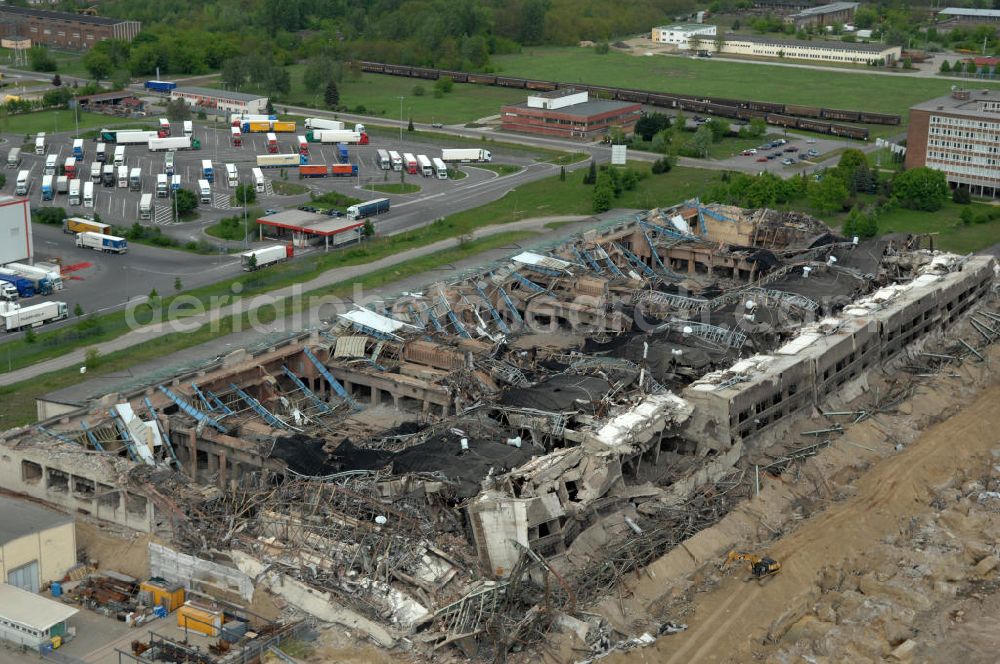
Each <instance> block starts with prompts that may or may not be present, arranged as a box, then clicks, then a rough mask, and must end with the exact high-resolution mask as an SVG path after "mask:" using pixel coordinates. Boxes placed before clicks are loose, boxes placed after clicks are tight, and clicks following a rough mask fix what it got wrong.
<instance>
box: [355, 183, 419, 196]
mask: <svg viewBox="0 0 1000 664" xmlns="http://www.w3.org/2000/svg"><path fill="white" fill-rule="evenodd" d="M365 189H367V190H368V191H377V192H379V193H382V194H415V193H417V192H418V191H420V185H416V184H410V183H408V182H390V183H388V184H369V185H366V186H365Z"/></svg>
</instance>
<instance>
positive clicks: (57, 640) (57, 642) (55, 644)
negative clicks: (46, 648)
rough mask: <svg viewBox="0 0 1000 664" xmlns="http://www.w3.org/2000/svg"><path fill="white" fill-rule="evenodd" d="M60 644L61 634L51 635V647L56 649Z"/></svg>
mask: <svg viewBox="0 0 1000 664" xmlns="http://www.w3.org/2000/svg"><path fill="white" fill-rule="evenodd" d="M61 645H62V637H61V636H53V637H52V648H53V649H57V648H59V646H61Z"/></svg>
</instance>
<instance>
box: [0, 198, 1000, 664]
mask: <svg viewBox="0 0 1000 664" xmlns="http://www.w3.org/2000/svg"><path fill="white" fill-rule="evenodd" d="M920 242H921V239H920V238H918V237H909V236H892V237H885V238H881V239H879V240H877V241H865V242H858V241H857V239H855V238H841V237H837V236H836V235H835V234H834V233H832V232H831V231H830V229H829V228H827V227H826V226H824V225H823V224H822V223H821V222H818V221H816V220H814V219H811V218H809V217H807V216H805V215H799V214H795V213H784V212H778V211H774V210H741V209H738V208H733V207H729V206H719V205H703V204H701V203H700V202H699V201H689V202H687V203H685V204H683V205H680V206H677V207H675V208H671V209H662V210H661V209H657V210H651V211H649V212H647V213H644V214H641V215H637V216H632V217H627V218H623V219H621V220H616V221H615V222H613V223H610V224H606V225H604V226H603V227H600V228H595V229H593V230H590V231H587V232H585V233H583V234H582V235H579V236H574V237H572V238H569V239H568V240H566V241H564V242H561V243H559V244H558V245H556V246H552V247H548V248H546V249H544V250H536V251H521V252H520V253H518V254H516V255H514V256H512V257H511V258H510V259H509V260H508V261H503V262H501V263H500V264H497V265H492V266H489V267H488V268H484V269H482V270H479V271H476V272H475V273H473V274H469V275H465V276H463V277H462V278H460V279H457V280H454V281H451V282H448V283H444V282H439V283H434V284H431V285H430V286H428V288H427V289H426V291H425V292H422V293H406V294H403V295H400V296H399V297H397V298H396V299H395V300H394V301H392V302H391V303H388V304H385V303H381V304H378V305H374V306H368V307H365V306H359V305H355V306H354V307H353V308H351V309H350V310H347V311H343V312H341V313H340V314H339V315H338V319H337V321H336V322H335V323H334V324H333V325H332V326H330V327H329V328H328V329H323V330H319V331H314V332H310V333H306V334H301V335H298V336H295V337H293V338H290V339H287V340H285V341H284V342H283V343H281V344H278V345H275V346H272V347H269V348H267V349H265V350H263V351H261V352H258V353H253V354H251V353H248V352H246V351H237V352H235V353H233V354H231V355H230V356H227V357H225V358H221V359H220V360H218V361H217V362H215V363H213V364H210V365H206V366H203V367H200V368H198V369H196V370H195V371H192V372H189V373H187V374H183V375H176V376H173V377H172V378H170V379H169V380H167V381H165V382H157V383H154V384H148V385H144V386H142V387H140V388H138V389H132V390H130V391H123V392H113V393H110V394H107V395H106V396H104V397H103V398H101V399H99V400H96V401H94V402H92V403H89V404H87V405H85V406H82V407H73V406H66V405H65V404H61V403H59V402H58V401H55V400H45V399H43V400H41V401H40V403H39V412H40V415H43V416H44V417H42V422H41V423H40V424H39V425H38V426H33V427H27V428H23V429H17V430H11V431H8V432H6V433H5V434H3V440H2V444H3V455H2V460H0V485H3V486H4V487H6V488H8V490H12V491H15V492H18V493H22V494H24V495H27V496H31V497H33V498H36V499H39V500H43V501H46V502H49V503H52V504H54V505H57V506H60V507H62V508H64V509H66V510H71V511H73V512H77V513H82V514H88V515H90V516H93V517H96V518H99V519H103V520H107V521H111V522H114V523H116V524H120V525H122V526H126V527H128V528H132V529H135V530H140V531H145V532H149V533H151V534H153V535H154V536H155V537H156V538H157V540H158V541H159V543H158V544H156V545H155V546H156V547H158V548H157V549H156V551H155V555H154V556H153V558H154V560H153V562H154V564H153V568H154V573H156V574H157V575H158V576H161V577H163V578H165V579H167V580H168V581H176V582H180V583H185V584H187V585H189V586H191V585H194V586H196V587H197V590H199V591H201V592H204V593H206V594H209V595H211V594H213V593H215V592H218V593H225V594H227V596H228V597H230V598H232V596H233V594H234V593H235V594H236V595H238V596H240V597H242V598H243V599H249V597H248V593H251V594H252V588H254V587H256V586H262V587H266V588H269V589H270V590H271V591H272V592H273V593H275V594H279V595H281V596H282V597H283V598H284V599H285V600H286V601H287V602H288V603H289V604H291V605H292V606H294V607H297V608H299V609H301V610H302V611H305V612H307V613H311V614H312V615H313V616H315V617H318V618H319V619H321V620H328V621H333V622H339V623H342V624H345V625H349V626H351V627H352V628H354V629H357V630H359V631H361V632H364V633H366V634H367V635H369V636H371V637H372V638H373V639H375V640H376V641H377V642H378V643H379V644H381V645H383V646H385V647H391V646H393V645H394V644H397V643H399V642H400V639H401V638H403V637H406V638H407V639H408V642H410V643H416V644H421V645H422V646H423V647H427V648H437V647H442V646H443V645H446V644H455V645H456V646H458V647H460V648H462V649H463V650H464V651H465V652H467V653H472V652H474V651H477V650H478V651H479V652H480V653H481V654H482V653H493V652H495V651H497V649H500V650H502V649H504V648H506V647H509V645H510V644H512V643H513V642H514V640H516V639H521V640H530V638H531V637H533V636H534V637H537V636H538V635H539V634H541V633H543V632H544V630H545V629H547V628H548V626H549V624H550V623H551V613H552V612H551V611H548V610H540V609H539V608H538V606H539V605H540V604H541V603H543V600H539V599H538V594H537V593H535V594H532V593H528V592H526V590H525V587H526V585H527V584H530V583H531V582H532V580H533V581H534V582H535V583H543V582H541V581H539V579H541V578H544V579H545V582H544V584H543V585H545V587H546V588H548V587H549V586H548V584H549V583H551V584H552V587H553V588H555V589H557V590H556V591H554V595H553V596H555V595H558V596H560V597H562V598H563V600H564V602H563V605H562V606H563V607H565V606H566V605H567V603H568V604H569V605H575V603H576V602H577V601H581V602H582V601H584V600H585V599H587V598H590V599H594V593H595V592H596V591H597V590H596V589H597V584H598V581H599V580H600V579H604V578H605V577H606V574H607V566H604V567H600V565H598V568H595V567H594V565H595V564H598V563H600V561H601V556H602V550H603V548H602V547H604V548H606V547H610V546H611V543H612V542H613V540H614V539H615V538H619V539H621V538H626V537H627V536H629V535H630V534H637V533H642V532H644V531H648V530H650V529H653V530H655V532H657V533H658V535H657V537H658V539H657V540H656V542H657V543H656V545H655V546H651V547H650V549H649V551H648V554H649V555H655V554H657V553H658V554H662V553H663V552H664V551H665V550H666V548H667V547H670V546H673V545H675V544H676V543H677V542H680V541H683V539H684V538H685V537H687V536H690V535H691V534H693V532H696V531H697V529H698V528H699V527H704V525H707V524H710V523H711V520H712V519H717V518H719V517H720V516H721V514H722V513H723V510H724V509H726V504H727V503H726V500H724V499H723V498H725V496H724V494H725V492H724V491H723V492H720V491H718V490H713V491H712V492H707V491H705V487H709V486H711V487H715V488H716V489H717V487H718V486H719V485H720V484H719V483H724V482H725V481H726V478H727V477H730V476H731V475H732V474H733V473H734V472H737V471H738V470H739V468H740V466H741V462H742V461H743V459H744V458H745V454H746V451H747V450H748V449H750V448H752V447H753V446H754V445H755V442H756V441H757V440H759V439H760V438H761V437H762V435H763V434H764V433H765V432H767V431H768V430H770V429H772V428H773V427H776V426H779V425H781V424H782V423H787V422H789V421H791V420H792V419H793V418H795V417H796V416H798V415H802V414H808V413H809V412H811V410H812V409H814V408H816V407H817V406H818V405H819V404H821V403H822V402H824V400H825V399H827V398H828V397H830V396H831V395H833V394H835V393H836V392H837V391H838V390H841V389H843V387H844V386H845V385H846V384H848V383H850V382H852V381H856V380H858V379H861V378H863V377H864V375H865V373H866V372H867V371H869V370H870V369H871V368H872V367H873V366H875V365H880V364H883V363H886V362H888V361H891V360H892V359H893V358H894V357H895V356H897V355H899V354H900V353H901V352H902V351H904V350H906V349H907V348H908V347H909V346H910V345H911V344H913V343H916V342H920V341H921V340H922V339H924V338H926V337H928V336H930V335H934V334H938V333H941V332H943V331H946V330H947V329H948V328H949V326H951V325H953V324H954V323H955V322H956V321H957V320H958V319H959V317H961V316H963V314H965V313H966V312H967V311H968V310H969V309H970V308H972V307H973V306H975V305H976V304H977V303H979V302H981V301H982V300H983V299H984V298H986V297H987V296H988V295H989V294H990V293H991V289H993V288H994V284H995V269H996V268H995V265H994V262H993V261H992V259H990V258H989V257H983V256H968V257H961V256H956V255H951V254H944V253H940V252H934V251H931V250H929V249H925V248H921V245H920ZM386 413H391V417H387V415H386ZM699 492H701V493H699ZM691 505H695V506H696V509H697V510H700V511H699V514H700V515H701V516H699V517H698V518H692V517H690V515H689V514H685V515H683V516H682V515H681V512H680V508H681V507H684V506H688V507H690V506H691ZM179 561H183V565H181V562H179ZM192 561H198V562H197V563H195V562H192ZM178 568H183V570H184V572H183V573H180V572H177V569H178ZM595 569H596V570H597V571H595ZM173 577H178V578H173ZM185 577H186V578H185ZM218 579H226V581H225V583H221V584H220V583H219V582H218V581H217V580H218ZM574 579H575V581H574ZM213 580H216V581H213ZM213 584H214V585H213ZM219 586H225V587H219ZM550 601H552V598H551V597H550V596H549V594H548V593H546V595H545V600H544V602H545V603H547V602H550ZM497 616H503V620H499V619H497ZM546 616H548V618H546ZM484 646H485V648H484Z"/></svg>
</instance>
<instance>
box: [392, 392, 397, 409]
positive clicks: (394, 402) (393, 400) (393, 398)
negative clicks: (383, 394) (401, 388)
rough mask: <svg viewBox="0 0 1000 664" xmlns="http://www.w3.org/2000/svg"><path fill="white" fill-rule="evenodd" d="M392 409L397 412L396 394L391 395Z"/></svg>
mask: <svg viewBox="0 0 1000 664" xmlns="http://www.w3.org/2000/svg"><path fill="white" fill-rule="evenodd" d="M392 407H393V408H395V409H396V410H399V396H398V395H396V394H393V395H392Z"/></svg>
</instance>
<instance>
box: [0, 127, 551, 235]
mask: <svg viewBox="0 0 1000 664" xmlns="http://www.w3.org/2000/svg"><path fill="white" fill-rule="evenodd" d="M305 133H306V132H305V128H304V127H299V130H298V131H297V132H295V133H282V134H278V135H277V138H278V153H280V154H291V153H294V154H297V153H298V140H297V136H300V135H305ZM172 135H174V136H176V135H182V131H181V125H180V124H179V123H174V124H173V126H172ZM194 138H196V139H198V140H199V141H200V143H201V149H200V150H183V151H178V152H175V153H174V169H175V170H174V172H175V173H176V174H178V175H180V178H181V186H182V187H183V188H185V189H189V190H192V191H195V192H196V193H197V181H198V180H199V179H201V178H202V177H203V174H202V163H201V162H202V160H204V159H208V160H211V162H212V165H213V169H214V174H215V178H214V182H213V183H212V194H213V196H212V198H213V201H212V203H211V204H200V205H199V210H198V211H199V214H200V217H201V218H202V220H203V221H208V222H209V223H214V222H215V221H217V220H218V219H219V218H221V217H223V216H226V215H229V214H232V212H230V211H229V210H230V209H231V208H232V207H233V206H232V202H231V199H232V194H233V189H234V188H233V187H230V185H229V182H228V181H227V178H226V171H225V165H226V164H227V163H232V164H235V165H236V167H237V169H238V173H239V181H240V183H248V184H249V183H251V182H252V176H251V169H252V168H254V167H255V166H256V165H257V163H256V158H257V155H263V154H268V152H267V139H266V134H264V133H251V134H244V135H243V137H242V145H241V146H238V147H237V146H233V145H231V143H230V132H229V128H228V127H219V128H213V127H205V126H196V127H195V132H194ZM11 139H12V141H11V143H10V145H16V144H17V143H16V142H15V141H17V138H16V137H11ZM96 145H97V143H96V142H94V141H87V142H86V144H85V147H84V150H85V153H84V158H83V159H82V160H78V163H77V172H78V177H80V179H81V180H83V181H85V180H86V179H88V177H89V175H90V167H91V163H92V162H93V160H94V158H95V154H96V150H95V148H96ZM348 149H349V155H350V162H351V163H354V164H357V165H358V176H357V177H339V178H336V177H330V178H304V179H302V180H299V179H298V170H297V169H296V168H294V167H292V168H288V169H284V173H285V175H286V176H287V178H288V180H289V181H294V182H300V183H301V184H303V185H305V186H307V187H308V188H309V189H310V190H311V191H314V192H316V193H318V194H322V193H325V192H328V191H339V192H341V193H344V194H347V195H350V196H353V197H355V198H359V199H362V200H366V199H370V198H379V197H382V196H386V194H381V193H378V192H372V191H365V190H364V189H363V187H364V186H366V185H371V184H380V183H383V182H388V183H398V182H400V174H399V173H398V172H390V173H388V175H387V174H386V172H385V171H382V170H381V169H380V168H379V166H378V157H377V150H378V149H386V150H397V151H400V152H412V153H414V154H426V155H428V156H430V157H434V156H440V147H439V146H435V145H432V144H429V143H423V144H421V143H419V142H415V141H408V140H406V137H405V134H404V140H403V141H402V142H401V141H399V140H380V141H378V143H377V144H375V143H373V144H371V145H351V146H348ZM108 150H109V152H108V157H109V160H108V162H107V163H111V151H112V150H113V145H112V144H109V146H108ZM53 154H54V155H56V156H57V163H58V164H59V165H60V166H61V165H62V164H63V163H65V160H66V158H67V157H69V156H71V155H72V136H70V135H68V134H59V135H51V136H47V137H46V153H45V154H44V155H35V154H33V152H32V151H31V150H25V151H23V152H22V155H21V164H20V165H19V167H18V168H17V169H7V171H6V172H7V175H8V178H7V179H8V182H7V185H6V186H5V188H4V189H5V191H9V192H10V193H13V189H14V184H15V182H14V181H15V179H16V175H17V173H18V172H19V171H20V170H22V169H28V170H30V172H31V188H30V191H29V194H28V197H29V198H30V199H31V204H32V206H35V207H41V206H60V207H64V208H66V210H67V212H68V213H69V214H81V215H93V214H94V213H97V214H99V215H100V217H101V219H102V220H103V221H105V222H106V223H112V224H117V225H131V224H133V223H135V222H137V221H138V222H140V223H143V224H145V225H160V226H170V225H174V224H175V223H177V222H174V220H173V211H172V207H171V199H170V198H156V197H155V191H156V176H157V175H158V174H160V173H164V172H165V153H163V152H150V151H149V149H148V148H147V147H146V146H144V145H127V146H125V165H126V166H127V167H128V168H129V170H130V171H131V169H133V168H139V169H141V172H142V178H141V188H139V189H138V190H133V189H132V188H129V187H119V186H117V183H116V186H111V187H108V186H103V185H101V184H100V183H97V184H95V187H94V207H93V208H87V207H84V206H83V205H82V204H81V205H74V206H71V205H69V200H68V196H67V195H66V194H65V193H63V194H58V193H57V194H56V195H55V196H54V198H53V200H51V201H44V200H42V187H41V182H42V175H43V171H44V167H45V160H46V157H47V156H48V155H53ZM503 161H504V163H515V164H519V165H527V164H530V163H531V162H532V160H531V159H530V158H528V157H523V156H522V157H510V158H507V157H504V158H503ZM309 163H310V164H336V163H339V162H338V159H337V146H336V145H334V144H319V143H311V144H309ZM262 170H263V171H264V176H265V179H266V180H267V181H268V185H267V188H266V191H265V193H264V194H263V195H259V196H258V204H259V205H261V206H264V207H275V208H277V207H281V206H283V205H286V204H289V202H288V201H286V200H285V199H286V198H288V197H284V196H277V195H275V193H274V191H273V189H272V187H271V186H270V183H271V182H272V181H274V180H278V179H282V170H283V169H277V168H271V169H262ZM467 173H468V177H467V178H464V179H462V180H458V181H453V180H438V179H437V178H434V177H423V176H421V175H411V174H406V175H404V179H405V181H406V182H408V183H410V184H417V185H418V186H420V188H421V189H420V192H419V194H411V195H410V196H416V195H419V196H428V195H431V196H433V195H439V194H447V193H448V192H449V191H450V190H453V189H455V188H456V187H460V186H461V187H464V186H468V185H470V184H475V183H476V182H479V181H483V180H487V179H492V178H493V177H494V174H492V173H490V172H488V171H484V170H481V169H480V170H475V169H470V170H468V171H467ZM144 193H150V194H154V199H153V205H154V212H153V218H152V219H151V220H148V221H144V220H140V219H139V201H140V198H141V196H142V194H144ZM397 196H399V197H400V198H405V197H406V195H393V196H392V197H393V199H394V202H395V198H396V197H397ZM307 199H308V195H304V196H302V197H301V199H295V198H294V197H293V200H291V203H292V204H298V203H299V202H302V201H305V200H307ZM203 225H207V224H199V225H198V226H203ZM164 230H165V232H168V233H171V234H175V233H173V232H171V231H173V230H176V229H168V228H165V229H164ZM185 237H186V238H190V237H192V236H191V235H190V230H188V231H187V233H185ZM193 237H194V238H196V239H200V237H199V234H197V233H196V234H195V235H194V236H193Z"/></svg>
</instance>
